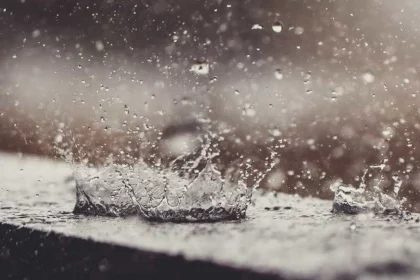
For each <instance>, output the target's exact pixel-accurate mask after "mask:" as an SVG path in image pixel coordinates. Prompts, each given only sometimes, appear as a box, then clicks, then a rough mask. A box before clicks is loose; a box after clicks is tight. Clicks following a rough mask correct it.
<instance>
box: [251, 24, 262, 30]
mask: <svg viewBox="0 0 420 280" xmlns="http://www.w3.org/2000/svg"><path fill="white" fill-rule="evenodd" d="M251 29H252V30H260V29H263V26H262V25H261V24H258V23H257V24H254V25H253V26H252V28H251Z"/></svg>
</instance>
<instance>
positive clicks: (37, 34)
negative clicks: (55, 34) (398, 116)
mask: <svg viewBox="0 0 420 280" xmlns="http://www.w3.org/2000/svg"><path fill="white" fill-rule="evenodd" d="M39 35H41V31H40V30H39V29H35V30H34V31H32V38H37V37H39Z"/></svg>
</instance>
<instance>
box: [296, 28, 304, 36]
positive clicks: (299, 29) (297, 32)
mask: <svg viewBox="0 0 420 280" xmlns="http://www.w3.org/2000/svg"><path fill="white" fill-rule="evenodd" d="M304 31H305V29H304V28H303V27H300V26H298V27H296V28H295V34H296V35H302V34H303V32H304Z"/></svg>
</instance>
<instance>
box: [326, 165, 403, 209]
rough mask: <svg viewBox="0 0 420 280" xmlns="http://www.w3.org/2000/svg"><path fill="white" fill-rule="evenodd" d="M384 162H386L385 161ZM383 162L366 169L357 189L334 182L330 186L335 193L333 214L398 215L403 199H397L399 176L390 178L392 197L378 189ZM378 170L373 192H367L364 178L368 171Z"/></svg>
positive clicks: (381, 176)
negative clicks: (392, 182) (392, 186)
mask: <svg viewBox="0 0 420 280" xmlns="http://www.w3.org/2000/svg"><path fill="white" fill-rule="evenodd" d="M385 162H386V161H385ZM385 162H384V163H382V164H380V165H373V166H370V168H367V169H366V170H365V172H364V174H363V176H362V178H361V183H360V186H359V188H354V187H353V186H351V185H344V184H342V183H340V182H336V183H334V184H332V185H331V187H330V188H331V190H332V191H333V192H335V196H334V202H333V210H332V211H333V213H344V214H359V213H362V212H374V213H377V214H391V213H400V212H401V205H402V204H403V203H404V201H405V199H398V198H397V196H398V193H399V191H400V188H401V185H402V180H401V178H400V177H399V176H397V175H394V176H392V180H393V181H394V188H393V193H392V195H388V194H385V193H384V192H383V191H382V190H381V188H380V187H379V185H380V183H381V182H382V180H383V179H384V178H383V173H382V172H383V170H384V168H385ZM372 169H373V170H379V172H380V179H379V181H378V182H377V183H376V184H374V186H373V190H372V191H370V190H367V184H366V176H367V174H368V172H369V171H370V170H372Z"/></svg>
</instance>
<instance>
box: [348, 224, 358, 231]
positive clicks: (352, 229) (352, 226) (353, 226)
mask: <svg viewBox="0 0 420 280" xmlns="http://www.w3.org/2000/svg"><path fill="white" fill-rule="evenodd" d="M356 228H357V226H356V224H354V223H351V225H350V230H351V231H354V230H356Z"/></svg>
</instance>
